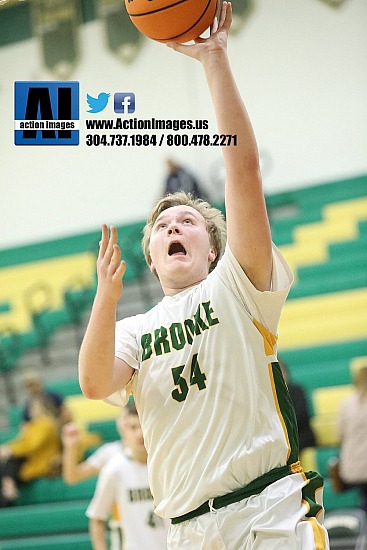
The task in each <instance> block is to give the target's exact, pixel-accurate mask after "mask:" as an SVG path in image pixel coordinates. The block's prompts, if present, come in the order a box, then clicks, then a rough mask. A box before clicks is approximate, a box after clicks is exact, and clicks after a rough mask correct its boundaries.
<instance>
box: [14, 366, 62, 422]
mask: <svg viewBox="0 0 367 550" xmlns="http://www.w3.org/2000/svg"><path fill="white" fill-rule="evenodd" d="M22 382H23V387H24V389H25V391H26V402H25V404H24V408H23V420H24V421H25V422H28V421H29V420H30V418H31V414H30V409H31V407H32V403H33V402H34V401H39V400H40V399H42V400H43V401H44V402H45V403H47V407H48V410H49V411H50V412H51V411H53V414H54V416H55V417H56V418H58V420H59V422H60V425H61V426H62V425H63V424H65V423H66V422H69V421H70V420H71V413H70V411H69V409H68V408H67V406H66V404H65V402H64V399H63V398H62V397H61V395H59V394H58V393H55V392H51V391H48V390H46V389H45V388H44V386H43V381H42V379H41V377H40V375H39V374H37V373H36V372H34V371H29V372H26V373H25V374H24V375H23V380H22Z"/></svg>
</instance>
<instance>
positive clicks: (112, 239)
mask: <svg viewBox="0 0 367 550" xmlns="http://www.w3.org/2000/svg"><path fill="white" fill-rule="evenodd" d="M117 240H118V235H117V229H116V227H114V226H111V229H110V234H109V233H108V227H107V225H105V224H103V225H102V238H101V241H100V243H99V254H98V258H97V276H98V287H97V293H98V294H99V295H102V297H103V299H104V300H111V301H113V302H115V303H117V302H118V300H119V298H120V296H121V293H122V289H123V283H122V278H123V276H124V273H125V270H126V263H125V262H124V261H123V260H121V250H120V247H119V245H118V244H117Z"/></svg>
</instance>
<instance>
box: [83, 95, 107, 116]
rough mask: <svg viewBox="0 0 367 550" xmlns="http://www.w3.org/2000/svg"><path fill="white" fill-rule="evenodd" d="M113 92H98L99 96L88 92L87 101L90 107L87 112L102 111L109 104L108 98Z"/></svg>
mask: <svg viewBox="0 0 367 550" xmlns="http://www.w3.org/2000/svg"><path fill="white" fill-rule="evenodd" d="M110 95H111V94H106V92H101V93H100V94H98V97H92V96H91V95H89V94H87V103H88V105H89V107H90V109H89V111H87V113H100V112H101V111H103V109H104V108H105V107H106V106H107V103H108V99H109V97H110Z"/></svg>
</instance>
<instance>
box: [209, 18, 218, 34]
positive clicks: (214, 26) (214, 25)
mask: <svg viewBox="0 0 367 550" xmlns="http://www.w3.org/2000/svg"><path fill="white" fill-rule="evenodd" d="M217 30H218V17H217V16H215V17H214V20H213V23H212V24H211V27H210V34H211V35H212V34H214V33H215V32H217Z"/></svg>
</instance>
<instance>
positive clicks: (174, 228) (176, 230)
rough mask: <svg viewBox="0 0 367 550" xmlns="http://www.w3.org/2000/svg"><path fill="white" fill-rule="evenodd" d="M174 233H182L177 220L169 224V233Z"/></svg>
mask: <svg viewBox="0 0 367 550" xmlns="http://www.w3.org/2000/svg"><path fill="white" fill-rule="evenodd" d="M174 233H175V234H177V235H179V234H180V228H179V227H178V225H177V224H176V223H175V222H171V223H170V224H169V226H168V235H172V234H174Z"/></svg>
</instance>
